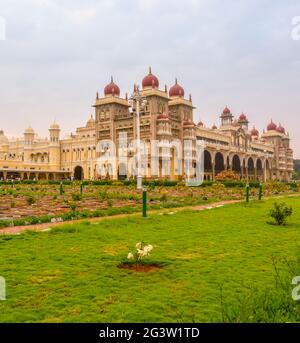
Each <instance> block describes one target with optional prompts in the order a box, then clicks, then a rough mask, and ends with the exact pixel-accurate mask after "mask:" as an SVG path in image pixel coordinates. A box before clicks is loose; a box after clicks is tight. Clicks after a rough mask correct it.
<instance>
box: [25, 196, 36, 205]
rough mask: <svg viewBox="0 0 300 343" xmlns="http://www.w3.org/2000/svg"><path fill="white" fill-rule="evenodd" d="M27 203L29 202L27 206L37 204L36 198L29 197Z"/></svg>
mask: <svg viewBox="0 0 300 343" xmlns="http://www.w3.org/2000/svg"><path fill="white" fill-rule="evenodd" d="M26 201H27V204H28V205H32V204H34V203H35V198H34V197H33V196H32V195H29V196H28V197H27V198H26Z"/></svg>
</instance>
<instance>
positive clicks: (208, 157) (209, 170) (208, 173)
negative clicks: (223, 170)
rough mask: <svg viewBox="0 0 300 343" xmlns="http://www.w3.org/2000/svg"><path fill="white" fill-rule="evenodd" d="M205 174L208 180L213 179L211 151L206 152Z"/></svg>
mask: <svg viewBox="0 0 300 343" xmlns="http://www.w3.org/2000/svg"><path fill="white" fill-rule="evenodd" d="M204 173H205V176H206V180H211V179H212V158H211V154H210V152H209V151H207V150H204Z"/></svg>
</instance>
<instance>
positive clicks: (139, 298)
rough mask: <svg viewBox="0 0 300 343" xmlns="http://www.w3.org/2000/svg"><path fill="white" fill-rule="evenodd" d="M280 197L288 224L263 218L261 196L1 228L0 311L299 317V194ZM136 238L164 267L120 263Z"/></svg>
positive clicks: (147, 317)
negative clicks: (1, 294)
mask: <svg viewBox="0 0 300 343" xmlns="http://www.w3.org/2000/svg"><path fill="white" fill-rule="evenodd" d="M284 201H285V202H286V203H288V204H290V205H292V206H293V208H294V214H293V216H292V217H291V219H290V220H289V223H288V225H287V226H285V227H279V226H275V225H270V224H267V221H268V220H269V217H268V211H269V209H270V208H271V206H272V203H273V202H274V200H266V201H263V202H257V201H254V202H251V203H250V204H245V203H241V204H235V205H227V206H224V207H220V208H216V209H211V210H206V211H195V210H189V211H178V212H175V213H174V212H173V213H172V212H171V213H169V214H168V212H167V213H165V214H159V213H157V214H152V215H151V216H150V217H148V218H147V219H143V218H140V217H139V216H130V217H127V218H118V219H117V218H115V219H111V220H102V221H101V222H99V223H89V222H84V223H82V224H80V225H79V224H77V225H64V226H62V227H59V228H56V229H52V230H51V231H47V232H39V233H33V232H28V233H25V234H21V235H17V236H0V260H1V263H0V276H3V277H5V279H6V283H7V300H6V301H1V302H0V321H1V322H15V321H17V322H222V321H230V322H235V321H237V322H239V321H240V322H248V321H250V322H251V321H265V322H274V321H275V322H281V321H282V322H285V321H299V320H300V305H299V304H298V303H296V302H294V301H293V300H292V298H291V291H292V288H293V287H294V286H292V285H291V280H292V278H293V277H294V276H296V275H300V264H299V263H298V257H299V256H300V248H299V242H300V198H299V197H293V198H286V199H284ZM140 240H143V241H145V242H146V243H150V244H152V245H154V250H153V253H152V255H151V256H150V257H149V262H155V263H158V264H161V265H162V268H160V269H158V270H155V271H151V272H147V273H145V272H135V271H130V270H125V269H120V268H118V264H119V263H120V262H121V261H123V260H125V259H126V256H127V253H128V252H129V250H132V249H133V247H134V246H135V244H136V242H138V241H140Z"/></svg>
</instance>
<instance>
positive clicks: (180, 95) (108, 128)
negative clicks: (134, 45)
mask: <svg viewBox="0 0 300 343" xmlns="http://www.w3.org/2000/svg"><path fill="white" fill-rule="evenodd" d="M137 94H139V95H140V96H141V97H142V99H143V106H142V107H141V110H140V138H141V140H143V142H144V146H145V149H148V150H147V151H148V152H149V151H152V150H151V144H152V143H151V142H152V141H163V142H164V144H167V145H168V144H170V146H169V149H168V151H169V155H168V154H167V155H164V156H163V155H162V156H161V155H159V156H160V157H159V159H158V166H157V169H153V168H152V167H153V165H152V164H153V161H152V158H151V152H150V153H149V154H148V156H147V157H146V158H144V157H143V160H142V169H143V174H144V177H149V178H170V179H176V178H178V171H179V170H180V165H178V162H176V161H175V158H174V150H175V149H174V147H173V146H172V144H171V141H172V140H176V141H179V142H184V141H186V140H190V141H191V142H193V148H192V150H193V152H192V154H193V156H194V150H195V143H196V142H197V140H200V141H203V142H204V179H205V180H213V179H214V178H215V176H216V175H217V174H218V173H220V172H221V171H223V170H227V169H231V170H234V171H235V172H236V173H238V174H239V175H240V177H241V178H244V179H248V180H262V181H266V180H282V181H289V180H291V178H292V172H293V151H292V149H291V148H290V137H289V134H288V133H287V132H286V131H285V129H284V128H283V127H282V126H281V125H280V124H279V125H276V124H275V123H274V122H273V121H272V120H271V122H270V123H269V125H268V126H267V129H266V131H263V133H261V134H260V133H259V131H258V130H257V129H256V128H255V127H253V128H252V129H251V128H249V120H248V118H247V116H246V115H245V114H244V113H242V114H240V115H239V116H237V117H234V116H233V114H232V113H231V111H230V109H229V108H228V107H225V109H224V110H223V111H222V113H221V114H220V118H219V120H220V124H219V125H218V126H217V125H213V127H211V128H210V127H206V126H205V125H204V123H203V122H201V121H200V122H199V123H198V124H195V123H194V120H193V112H194V109H195V107H194V106H193V102H192V98H191V95H189V96H188V97H186V96H185V91H184V89H183V87H182V86H181V85H180V84H179V83H178V81H177V80H176V81H175V84H174V85H173V86H172V87H171V88H170V89H169V90H168V88H167V86H165V87H164V88H163V89H161V88H160V84H159V80H158V78H157V77H156V76H155V75H154V74H152V72H151V69H150V70H149V73H148V75H146V76H145V77H144V78H143V80H142V89H141V90H139V89H138V87H137V86H134V90H133V98H134V95H137ZM93 107H94V109H95V115H94V116H91V117H90V118H89V119H88V121H87V123H86V125H85V126H83V127H80V128H77V129H76V132H75V133H74V134H71V135H69V136H67V137H64V138H62V137H61V136H60V127H59V125H58V124H57V123H53V124H52V125H51V126H50V127H49V136H48V138H40V137H39V136H38V135H37V134H36V133H35V131H34V130H33V129H32V128H31V127H29V128H27V129H26V130H25V131H24V135H23V137H20V138H13V139H8V138H7V137H6V136H5V134H4V132H3V131H2V130H1V131H0V178H1V179H13V178H14V179H16V178H20V179H36V180H37V179H39V180H42V179H44V180H46V179H47V180H48V179H51V180H59V179H65V178H75V179H100V178H107V177H108V178H112V179H117V178H120V174H122V177H123V178H124V177H130V176H133V175H134V172H133V171H132V170H131V167H129V168H128V167H126V166H124V165H122V163H123V164H124V163H125V162H124V159H125V160H126V158H128V159H130V157H132V156H133V154H134V151H135V146H134V145H133V144H132V142H133V141H134V140H135V139H136V138H137V130H136V127H137V123H136V120H137V116H136V112H135V111H134V110H132V104H131V100H130V99H129V98H128V96H127V94H126V95H125V96H124V97H121V92H120V89H119V87H118V86H117V84H115V83H114V81H113V79H111V82H110V83H109V84H108V85H107V86H106V87H105V88H104V94H103V96H99V94H98V93H97V95H96V100H95V103H94V104H93ZM125 136H126V139H127V142H128V143H129V145H128V146H127V147H126V148H125V150H124V149H123V152H124V151H125V156H124V155H123V157H122V161H123V162H122V163H118V164H117V165H114V164H113V163H111V162H110V160H109V159H107V160H105V158H104V159H103V158H102V159H101V157H103V156H104V155H105V153H107V149H109V147H108V146H107V144H108V143H105V142H106V141H112V142H114V144H115V146H116V152H117V156H118V151H119V148H120V146H121V145H122V137H125ZM99 142H104V143H101V144H102V145H103V146H101V147H100V149H98V148H96V147H97V145H98V143H99ZM162 150H163V147H162V146H160V147H159V154H160V153H161V151H162ZM165 156H167V159H166V161H169V165H168V163H163V160H164V158H165ZM99 158H100V160H101V161H102V162H101V163H102V165H100V166H99V162H97V161H99ZM166 165H167V168H165V166H166ZM97 166H98V168H97ZM120 169H123V170H124V171H123V172H122V173H120ZM153 170H154V171H153ZM183 175H185V171H184V166H183Z"/></svg>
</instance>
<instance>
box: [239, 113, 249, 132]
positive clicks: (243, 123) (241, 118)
mask: <svg viewBox="0 0 300 343" xmlns="http://www.w3.org/2000/svg"><path fill="white" fill-rule="evenodd" d="M238 123H239V124H240V125H241V127H242V128H243V129H244V130H245V131H248V124H249V120H248V119H247V116H246V115H245V114H244V113H242V114H241V115H240V116H239V120H238Z"/></svg>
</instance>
